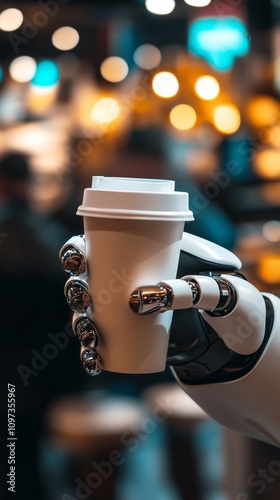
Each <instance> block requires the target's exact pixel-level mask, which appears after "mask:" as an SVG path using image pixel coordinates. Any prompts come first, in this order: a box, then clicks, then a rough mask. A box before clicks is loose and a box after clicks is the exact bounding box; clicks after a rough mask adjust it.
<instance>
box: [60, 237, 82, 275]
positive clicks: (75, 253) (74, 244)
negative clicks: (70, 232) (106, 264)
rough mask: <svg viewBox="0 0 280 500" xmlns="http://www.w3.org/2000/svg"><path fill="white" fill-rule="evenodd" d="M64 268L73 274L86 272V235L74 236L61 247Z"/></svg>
mask: <svg viewBox="0 0 280 500" xmlns="http://www.w3.org/2000/svg"><path fill="white" fill-rule="evenodd" d="M59 258H60V262H61V265H62V268H63V269H64V271H66V272H67V273H69V274H71V275H72V276H78V275H79V274H83V273H85V272H86V268H87V266H86V242H85V237H84V235H79V236H73V237H72V238H70V239H69V240H68V241H67V242H66V243H65V244H64V245H63V247H62V248H61V249H60V252H59Z"/></svg>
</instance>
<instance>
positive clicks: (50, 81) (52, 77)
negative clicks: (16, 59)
mask: <svg viewBox="0 0 280 500" xmlns="http://www.w3.org/2000/svg"><path fill="white" fill-rule="evenodd" d="M58 81H59V69H58V66H57V64H56V63H55V62H54V61H51V60H48V59H45V60H44V61H40V62H39V63H38V64H37V69H36V73H35V75H34V77H33V79H32V84H33V85H37V86H38V87H50V86H52V85H55V84H56V83H58Z"/></svg>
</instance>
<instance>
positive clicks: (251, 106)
mask: <svg viewBox="0 0 280 500" xmlns="http://www.w3.org/2000/svg"><path fill="white" fill-rule="evenodd" d="M279 113H280V106H279V104H278V102H277V101H276V100H275V99H274V98H273V97H270V96H269V95H259V96H255V97H253V98H252V99H251V100H250V102H249V103H248V106H247V116H248V119H249V121H250V122H251V123H252V125H254V126H255V127H257V128H264V127H270V126H271V125H273V124H274V123H275V122H276V121H278V119H279Z"/></svg>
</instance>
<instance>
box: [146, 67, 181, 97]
mask: <svg viewBox="0 0 280 500" xmlns="http://www.w3.org/2000/svg"><path fill="white" fill-rule="evenodd" d="M152 87H153V91H154V93H155V94H156V95H158V96H159V97H163V98H165V99H166V98H169V97H173V96H175V95H176V94H177V92H178V90H179V83H178V80H177V78H176V76H175V75H174V74H173V73H170V72H169V71H161V72H160V73H157V74H156V75H155V76H154V78H153V81H152Z"/></svg>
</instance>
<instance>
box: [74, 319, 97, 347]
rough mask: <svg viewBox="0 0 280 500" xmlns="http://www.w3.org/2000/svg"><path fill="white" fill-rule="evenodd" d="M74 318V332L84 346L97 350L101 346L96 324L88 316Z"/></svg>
mask: <svg viewBox="0 0 280 500" xmlns="http://www.w3.org/2000/svg"><path fill="white" fill-rule="evenodd" d="M75 316H76V315H74V317H73V331H74V334H75V335H76V336H77V337H78V339H79V341H80V342H81V344H82V346H84V347H88V348H91V349H95V348H96V347H97V346H98V344H99V335H98V331H97V328H96V326H95V324H94V322H93V321H92V320H91V319H90V318H88V317H87V316H77V317H75Z"/></svg>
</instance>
